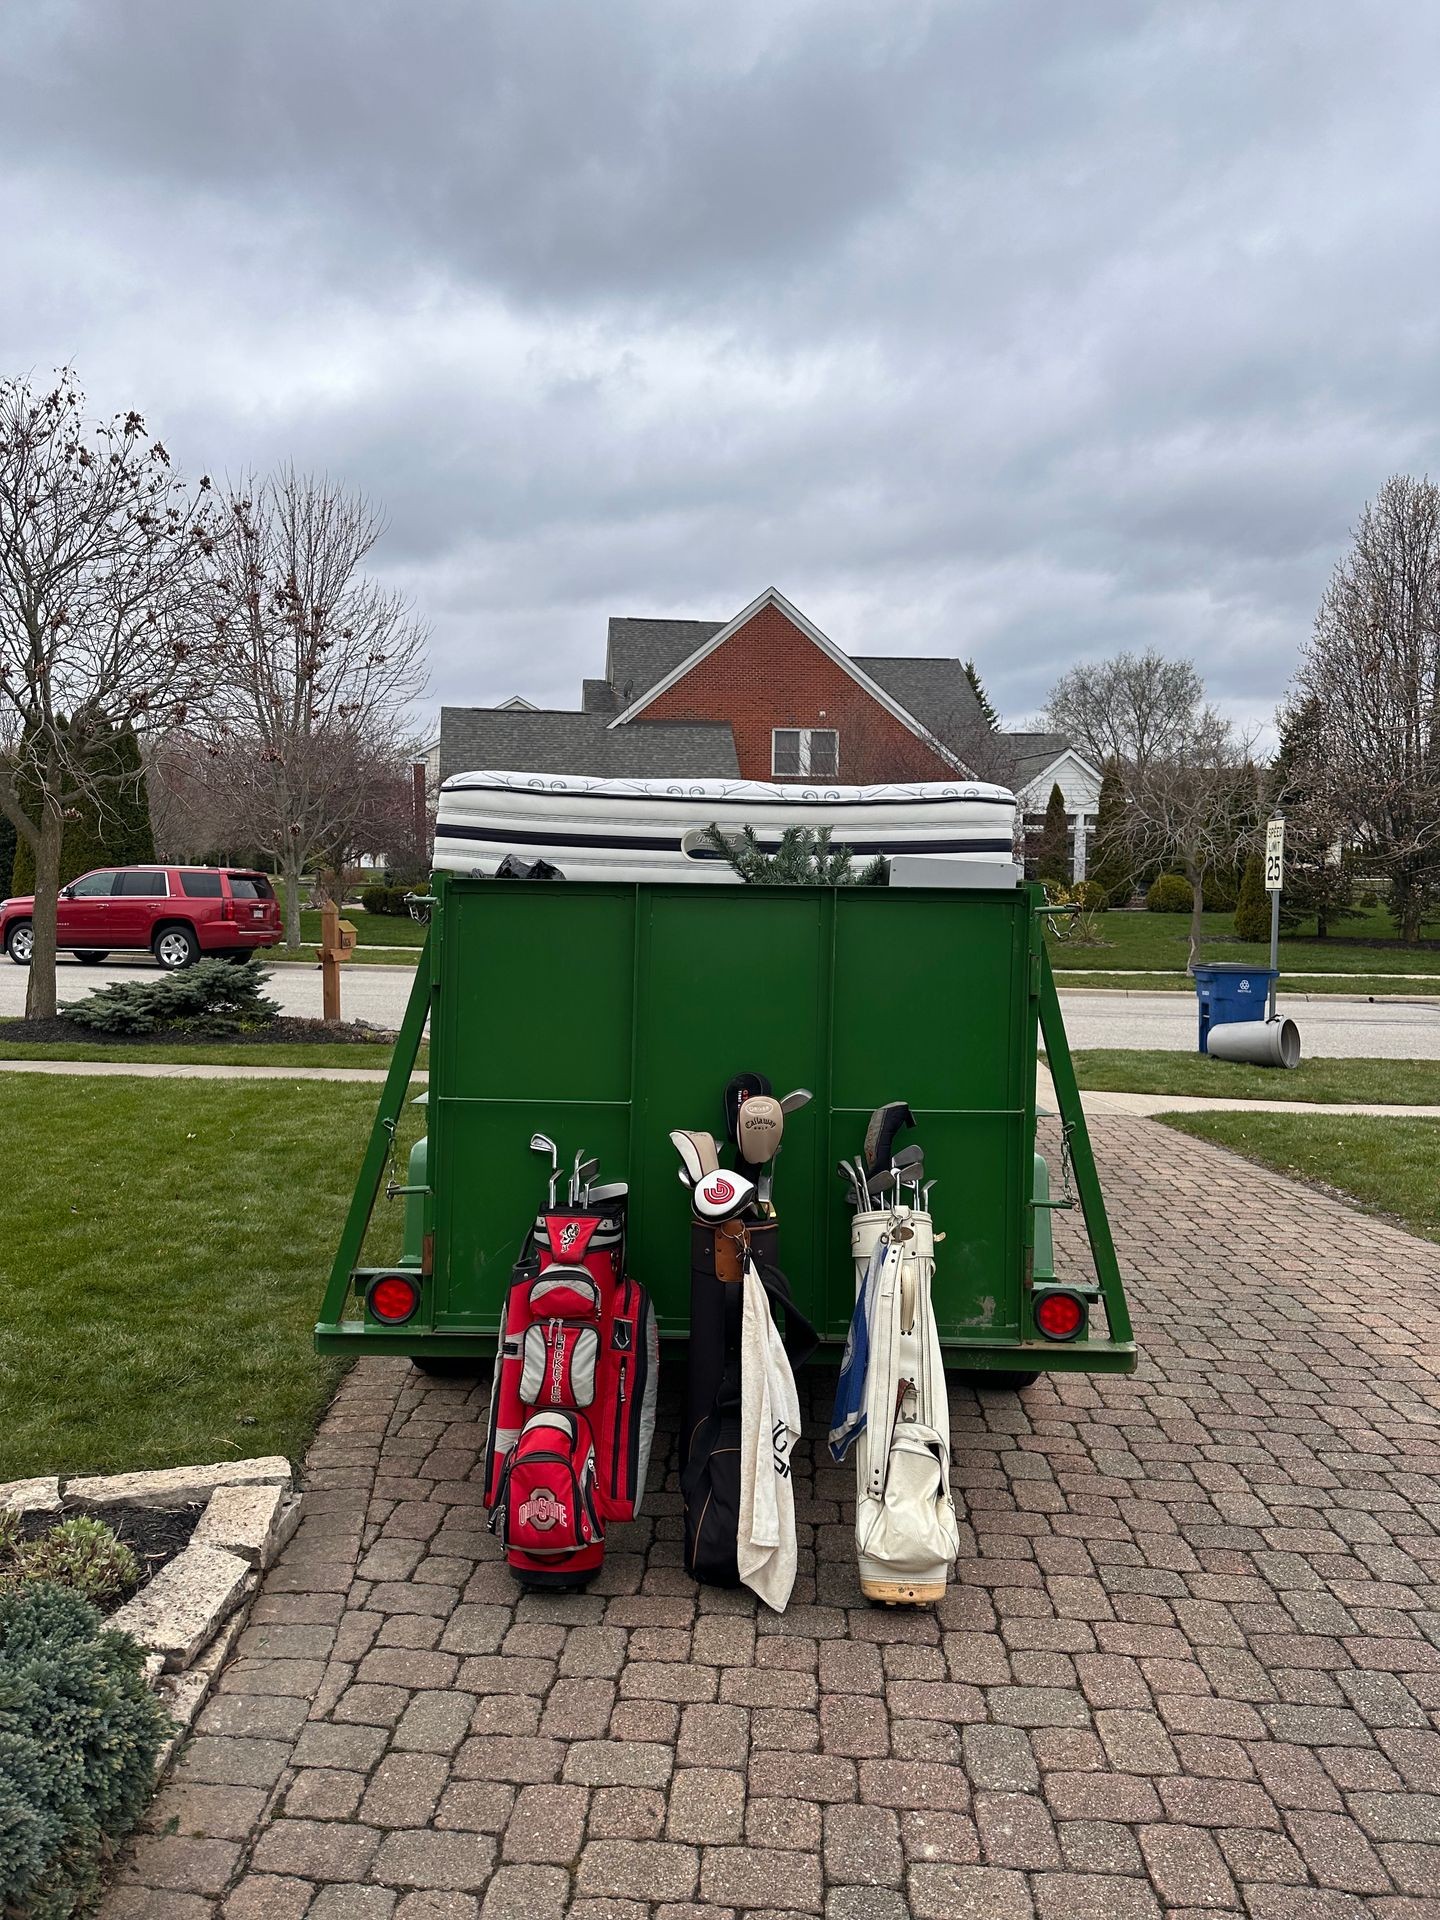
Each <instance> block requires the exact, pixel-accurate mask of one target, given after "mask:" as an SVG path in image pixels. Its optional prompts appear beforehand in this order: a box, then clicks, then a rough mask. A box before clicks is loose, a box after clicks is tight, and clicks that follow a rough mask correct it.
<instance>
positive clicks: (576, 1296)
mask: <svg viewBox="0 0 1440 1920" xmlns="http://www.w3.org/2000/svg"><path fill="white" fill-rule="evenodd" d="M658 1376H659V1335H658V1332H657V1329H656V1325H655V1314H654V1310H653V1308H652V1306H651V1304H650V1297H649V1295H648V1294H647V1293H646V1292H645V1289H644V1288H643V1287H641V1286H639V1285H637V1284H636V1282H635V1281H634V1280H632V1279H630V1278H629V1277H628V1276H627V1275H626V1273H625V1228H624V1216H623V1213H621V1212H620V1211H619V1210H618V1209H616V1208H613V1207H611V1208H607V1209H606V1210H605V1211H604V1212H595V1213H585V1212H570V1213H548V1214H542V1215H541V1216H540V1218H539V1219H538V1220H537V1221H536V1223H535V1229H534V1232H533V1235H532V1236H531V1244H530V1245H529V1246H528V1247H527V1250H526V1255H525V1257H524V1258H523V1259H522V1260H521V1261H520V1263H519V1265H517V1267H516V1268H515V1272H514V1275H513V1277H512V1279H511V1282H510V1286H509V1290H508V1292H507V1294H506V1298H505V1312H504V1319H503V1322H502V1330H501V1339H500V1347H499V1351H498V1353H497V1356H496V1361H495V1383H494V1387H493V1389H492V1392H491V1396H490V1433H489V1442H488V1446H487V1450H486V1460H485V1503H486V1505H487V1506H488V1507H490V1508H491V1509H492V1512H493V1513H496V1514H498V1512H499V1509H500V1508H501V1506H502V1505H503V1506H505V1507H506V1509H507V1517H506V1526H505V1535H504V1537H505V1539H506V1541H507V1557H508V1558H509V1559H510V1564H511V1566H512V1567H513V1568H514V1569H515V1572H516V1573H517V1575H518V1576H519V1577H520V1578H521V1580H522V1581H523V1582H525V1583H526V1584H530V1583H531V1582H530V1579H529V1575H530V1572H531V1571H532V1570H531V1569H530V1568H529V1567H528V1566H527V1564H526V1560H527V1555H526V1554H525V1553H524V1552H523V1550H518V1549H517V1551H518V1552H519V1557H518V1558H517V1551H510V1550H509V1547H508V1543H509V1542H510V1541H511V1540H512V1538H513V1539H518V1538H519V1537H520V1533H521V1531H523V1528H522V1527H521V1525H520V1521H519V1510H518V1509H519V1504H521V1503H522V1496H521V1495H519V1494H518V1493H517V1486H518V1484H519V1483H517V1482H516V1481H515V1479H514V1476H513V1475H511V1477H510V1480H509V1482H508V1485H507V1478H506V1475H507V1462H508V1461H509V1459H510V1457H511V1456H512V1454H518V1453H520V1452H521V1451H522V1447H523V1449H524V1450H525V1452H526V1457H528V1449H529V1447H530V1445H531V1443H530V1442H529V1441H527V1440H526V1438H525V1436H526V1435H527V1434H528V1433H529V1431H530V1428H531V1427H532V1426H534V1424H535V1422H536V1420H537V1419H538V1418H539V1417H540V1415H541V1414H542V1413H547V1412H549V1411H552V1410H554V1411H564V1412H567V1413H572V1414H574V1415H576V1416H578V1418H579V1422H580V1425H581V1427H582V1429H583V1434H582V1438H581V1441H580V1442H578V1443H577V1444H579V1445H580V1446H581V1448H582V1451H583V1450H584V1448H586V1447H588V1449H589V1455H590V1464H589V1469H588V1471H589V1477H590V1483H591V1484H592V1485H593V1507H594V1521H595V1525H596V1526H597V1527H598V1528H599V1536H598V1538H599V1545H598V1547H597V1546H595V1545H594V1543H593V1541H592V1540H587V1541H586V1543H585V1548H584V1552H583V1553H580V1551H579V1548H578V1546H577V1548H576V1552H577V1554H578V1556H579V1557H578V1558H577V1559H576V1560H575V1561H574V1562H573V1563H567V1571H568V1572H569V1573H572V1574H575V1575H577V1576H582V1577H583V1578H588V1577H589V1575H590V1574H591V1573H593V1572H594V1570H595V1568H596V1567H598V1566H599V1564H600V1560H601V1558H602V1557H603V1552H604V1544H603V1543H604V1530H603V1522H604V1521H606V1520H633V1519H634V1517H635V1515H636V1513H637V1512H638V1511H639V1507H640V1501H641V1499H642V1497H643V1495H644V1492H645V1472H646V1468H647V1466H648V1464H649V1459H650V1445H651V1441H652V1439H653V1437H654V1432H655V1395H656V1389H657V1385H658ZM545 1431H546V1432H548V1433H549V1434H550V1438H549V1439H548V1440H547V1441H545V1442H544V1444H543V1447H542V1451H547V1450H549V1451H553V1447H554V1444H555V1442H554V1429H553V1427H549V1426H547V1428H546V1429H545ZM534 1444H536V1445H541V1442H540V1441H539V1440H538V1439H537V1440H536V1441H535V1443H534ZM517 1471H518V1464H517ZM576 1472H577V1477H578V1479H579V1480H580V1482H581V1483H583V1482H584V1479H585V1476H584V1474H583V1473H581V1472H580V1469H579V1467H578V1465H577V1468H576ZM492 1524H494V1522H492ZM546 1557H547V1563H548V1564H549V1565H550V1566H551V1568H552V1570H556V1569H557V1568H558V1562H559V1555H558V1554H557V1553H556V1552H555V1550H554V1549H553V1547H552V1548H551V1549H550V1550H549V1552H548V1554H547V1556H546ZM544 1584H552V1585H553V1584H556V1580H555V1579H554V1578H552V1579H551V1580H549V1581H547V1582H545V1583H544Z"/></svg>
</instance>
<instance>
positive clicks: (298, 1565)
mask: <svg viewBox="0 0 1440 1920" xmlns="http://www.w3.org/2000/svg"><path fill="white" fill-rule="evenodd" d="M1095 1131H1096V1136H1097V1144H1098V1147H1099V1150H1100V1153H1101V1159H1102V1168H1103V1171H1104V1172H1105V1174H1106V1176H1107V1186H1108V1191H1109V1194H1110V1200H1111V1208H1112V1214H1113V1216H1114V1219H1115V1222H1116V1226H1117V1231H1118V1237H1119V1240H1120V1245H1121V1252H1122V1258H1123V1260H1124V1262H1125V1266H1126V1269H1127V1271H1128V1272H1129V1273H1130V1274H1131V1275H1132V1276H1134V1287H1133V1299H1134V1305H1135V1308H1136V1321H1137V1327H1138V1330H1139V1333H1140V1337H1141V1339H1142V1341H1143V1343H1144V1352H1145V1358H1144V1364H1143V1369H1142V1371H1141V1373H1140V1374H1139V1375H1138V1376H1137V1377H1136V1378H1135V1379H1133V1380H1105V1379H1089V1378H1085V1377H1083V1376H1075V1377H1071V1378H1067V1377H1065V1376H1063V1375H1060V1376H1054V1377H1053V1378H1052V1379H1051V1380H1050V1381H1049V1382H1042V1383H1041V1384H1040V1385H1039V1386H1037V1387H1035V1388H1034V1389H1032V1390H1031V1391H1030V1392H1029V1393H1027V1394H1026V1395H1025V1396H1024V1399H1023V1402H1022V1401H1019V1400H1017V1399H1015V1398H1014V1397H1009V1396H1005V1395H1000V1394H986V1395H984V1396H976V1395H974V1394H972V1393H969V1392H967V1391H963V1390H957V1391H956V1392H955V1395H954V1420H955V1431H956V1442H957V1445H956V1455H955V1459H956V1476H957V1480H958V1482H959V1484H960V1486H961V1488H962V1489H963V1492H964V1496H965V1500H966V1503H967V1506H968V1512H969V1528H968V1531H967V1532H966V1534H965V1541H964V1547H963V1550H962V1555H961V1560H960V1564H959V1568H958V1572H957V1577H956V1582H955V1585H954V1587H953V1588H952V1590H951V1593H950V1595H949V1597H948V1598H947V1599H946V1601H945V1602H944V1604H943V1605H942V1606H941V1607H940V1609H939V1610H938V1613H922V1614H916V1615H904V1614H896V1613H887V1612H883V1611H872V1610H871V1609H869V1608H868V1607H866V1606H864V1605H863V1604H861V1603H860V1596H859V1593H858V1589H857V1587H856V1584H855V1574H854V1558H853V1553H852V1550H851V1539H850V1533H849V1528H848V1525H847V1521H846V1499H847V1495H848V1493H849V1490H850V1486H851V1476H850V1474H849V1472H848V1471H846V1472H837V1471H834V1470H832V1469H831V1468H830V1467H829V1465H828V1464H821V1461H820V1460H819V1459H817V1460H816V1461H815V1463H814V1469H813V1476H812V1477H811V1479H810V1480H809V1482H808V1484H805V1485H804V1486H803V1489H802V1498H801V1499H800V1503H799V1516H800V1524H801V1567H802V1571H801V1579H800V1583H799V1586H798V1588H797V1591H796V1596H795V1601H794V1604H793V1605H792V1607H791V1610H790V1611H789V1613H787V1614H786V1615H785V1617H784V1618H783V1619H777V1618H775V1617H774V1616H772V1615H769V1614H765V1613H763V1612H760V1611H758V1610H757V1608H756V1606H755V1604H754V1603H753V1602H752V1601H751V1599H750V1598H749V1596H748V1595H743V1594H728V1593H718V1592H713V1591H708V1590H704V1589H701V1590H698V1591H697V1590H696V1588H695V1587H694V1586H693V1585H692V1584H691V1582H690V1581H689V1580H687V1579H686V1577H685V1576H684V1574H683V1572H682V1571H681V1569H680V1546H679V1536H680V1520H679V1514H678V1503H677V1500H676V1497H675V1496H674V1495H673V1493H672V1494H667V1495H665V1496H662V1497H661V1498H658V1499H656V1500H655V1502H654V1507H653V1512H652V1515H651V1517H650V1519H649V1520H648V1521H647V1522H643V1523H641V1524H638V1525H636V1526H634V1527H631V1528H622V1529H620V1530H619V1531H618V1533H617V1534H616V1535H614V1536H612V1551H611V1553H610V1557H609V1560H608V1562H607V1565H606V1568H605V1572H604V1575H603V1578H602V1579H601V1580H600V1581H599V1582H598V1583H597V1585H596V1587H595V1588H594V1589H593V1590H592V1591H591V1592H590V1593H589V1594H587V1595H585V1596H583V1597H580V1598H572V1599H564V1600H545V1599H527V1600H521V1599H519V1598H517V1595H516V1591H515V1589H514V1587H513V1586H512V1584H511V1582H510V1579H509V1576H508V1575H507V1573H506V1571H505V1568H504V1566H503V1564H501V1563H500V1561H499V1560H498V1558H497V1556H496V1553H495V1551H494V1546H493V1543H492V1542H491V1541H490V1539H489V1537H488V1536H487V1535H486V1534H485V1532H484V1529H483V1514H482V1511H481V1508H480V1505H479V1489H478V1485H477V1483H476V1480H475V1478H474V1471H473V1470H474V1467H475V1462H476V1439H477V1416H478V1408H479V1400H480V1397H481V1396H480V1394H479V1393H478V1392H475V1393H471V1394H469V1395H467V1394H466V1393H465V1392H463V1391H460V1390H457V1389H456V1388H454V1387H448V1386H445V1385H440V1384H436V1383H430V1382H426V1381H424V1380H422V1379H420V1377H419V1376H417V1375H412V1373H411V1372H410V1371H409V1370H408V1369H407V1368H406V1367H404V1366H403V1365H400V1366H396V1365H392V1364H389V1363H383V1362H370V1363H367V1364H366V1365H365V1366H363V1367H362V1368H361V1369H359V1370H358V1371H357V1372H356V1373H355V1374H354V1375H352V1377H351V1379H350V1380H349V1382H348V1383H347V1385H346V1387H345V1390H344V1392H343V1393H342V1395H341V1397H340V1400H339V1401H338V1402H337V1404H336V1407H335V1409H334V1411H333V1413H332V1414H331V1416H330V1418H329V1419H328V1420H327V1422H326V1424H325V1428H324V1430H323V1432H322V1434H321V1436H320V1438H319V1440H318V1442H317V1444H316V1447H315V1451H314V1453H313V1455H312V1458H311V1463H310V1473H309V1483H310V1486H311V1487H312V1489H313V1491H312V1492H311V1493H309V1494H308V1495H307V1501H308V1506H307V1516H308V1517H307V1518H306V1519H305V1521H304V1523H303V1525H302V1526H301V1529H300V1531H299V1533H298V1535H297V1536H296V1538H295V1540H294V1541H293V1543H292V1544H291V1546H290V1547H289V1548H288V1549H287V1550H286V1552H285V1554H284V1556H283V1558H282V1560H281V1561H280V1563H279V1564H278V1566H277V1567H276V1568H275V1569H274V1571H273V1572H272V1573H271V1574H270V1576H269V1578H268V1580H267V1582H266V1586H265V1590H264V1592H263V1594H262V1595H261V1597H260V1599H259V1601H258V1603H257V1606H256V1610H255V1613H254V1616H253V1621H252V1624H251V1625H250V1627H249V1628H248V1630H247V1631H246V1634H245V1636H244V1639H243V1641H242V1643H241V1650H240V1656H239V1657H238V1658H237V1659H236V1660H235V1661H234V1662H233V1664H232V1665H231V1667H230V1668H229V1670H228V1671H227V1672H226V1674H225V1675H224V1676H223V1678H222V1680H221V1683H220V1686H219V1690H218V1693H217V1695H216V1697H215V1698H214V1699H213V1700H212V1702H211V1703H210V1705H209V1706H208V1707H207V1708H206V1710H205V1712H204V1713H203V1715H202V1716H201V1719H200V1723H199V1731H198V1735H197V1737H196V1738H195V1739H194V1740H193V1741H192V1743H191V1745H190V1748H189V1751H188V1753H187V1755H186V1757H185V1759H184V1761H183V1763H182V1764H181V1765H180V1767H179V1768H178V1769H177V1771H176V1773H175V1774H174V1776H173V1778H172V1780H171V1782H170V1784H169V1785H168V1786H167V1787H166V1788H165V1790H164V1792H163V1793H162V1795H161V1796H160V1798H159V1800H158V1801H157V1803H156V1806H155V1809H154V1813H153V1819H152V1823H151V1824H152V1829H153V1831H152V1832H151V1833H149V1834H148V1835H147V1836H145V1837H144V1838H143V1839H142V1840H141V1842H140V1844H139V1846H138V1848H137V1849H136V1852H135V1855H134V1859H133V1861H132V1862H131V1863H130V1864H129V1865H128V1866H127V1867H126V1868H125V1869H124V1871H123V1873H122V1876H121V1880H120V1882H119V1884H118V1885H117V1888H116V1890H115V1891H114V1892H113V1893H112V1895H111V1897H110V1900H109V1902H108V1905H107V1908H106V1913H107V1916H108V1917H109V1920H128V1917H132V1916H135V1917H138V1916H144V1917H145V1920H175V1917H177V1916H184V1917H186V1920H188V1917H189V1916H192V1915H193V1916H200V1915H207V1914H216V1913H223V1914H224V1915H225V1916H227V1917H228V1920H252V1917H254V1916H260V1915H265V1916H287V1917H288V1916H296V1920H298V1916H300V1915H302V1914H303V1915H308V1916H310V1920H382V1917H385V1916H390V1915H395V1916H396V1917H397V1920H462V1916H463V1917H465V1920H469V1917H470V1916H474V1915H476V1914H477V1913H479V1912H481V1911H482V1910H483V1915H484V1917H485V1920H501V1917H502V1916H506V1917H508V1916H514V1920H546V1916H552V1915H560V1914H564V1913H569V1914H570V1915H573V1916H576V1917H577V1920H580V1917H581V1916H584V1917H585V1920H642V1916H650V1915H657V1916H659V1915H663V1916H665V1917H666V1920H690V1917H691V1916H700V1915H710V1916H716V1915H719V1914H721V1913H723V1912H734V1911H740V1910H743V1911H744V1912H746V1913H747V1914H753V1913H755V1912H757V1911H758V1912H761V1913H807V1914H819V1913H824V1914H826V1915H832V1916H837V1920H838V1917H839V1916H844V1917H845V1920H870V1917H872V1916H873V1917H874V1920H892V1917H894V1920H899V1916H902V1915H905V1914H913V1915H915V1916H918V1917H919V1920H961V1916H974V1917H975V1920H1022V1917H1024V1916H1029V1915H1031V1914H1032V1913H1033V1914H1038V1915H1040V1916H1041V1917H1042V1920H1112V1917H1113V1920H1130V1917H1131V1916H1136V1917H1137V1920H1138V1917H1139V1916H1144V1915H1154V1914H1156V1913H1168V1914H1179V1913H1184V1912H1188V1911H1190V1910H1192V1909H1193V1910H1195V1911H1196V1912H1197V1913H1202V1912H1203V1913H1206V1914H1210V1915H1214V1914H1217V1913H1223V1912H1237V1913H1244V1914H1247V1915H1249V1916H1252V1920H1289V1917H1290V1916H1295V1917H1296V1920H1299V1917H1300V1916H1307V1917H1308V1916H1316V1917H1317V1920H1329V1917H1330V1916H1343V1915H1349V1914H1360V1913H1367V1914H1375V1915H1381V1916H1385V1920H1421V1916H1436V1915H1440V1731H1437V1728H1440V1612H1437V1606H1436V1602H1437V1591H1440V1589H1437V1584H1436V1583H1437V1558H1440V1545H1437V1534H1440V1481H1437V1459H1440V1425H1437V1412H1436V1394H1435V1386H1436V1368H1437V1359H1436V1346H1435V1342H1434V1339H1433V1335H1432V1327H1433V1323H1434V1317H1435V1312H1436V1301H1437V1292H1436V1289H1437V1282H1440V1248H1436V1247H1434V1246H1430V1245H1427V1244H1425V1243H1423V1242H1420V1241H1417V1240H1414V1239H1412V1238H1410V1237H1409V1236H1408V1235H1406V1234H1404V1233H1402V1232H1400V1231H1398V1230H1396V1229H1392V1228H1390V1227H1387V1226H1384V1225H1381V1224H1377V1223H1376V1222H1374V1221H1370V1220H1366V1219H1364V1218H1363V1217H1361V1216H1360V1215H1358V1214H1355V1213H1352V1212H1350V1211H1348V1210H1347V1209H1346V1208H1344V1207H1342V1206H1340V1205H1338V1204H1335V1203H1332V1202H1330V1201H1327V1200H1325V1199H1322V1198H1319V1197H1316V1196H1314V1195H1312V1194H1310V1193H1309V1192H1307V1191H1305V1190H1303V1189H1301V1188H1299V1187H1296V1186H1293V1185H1290V1184H1289V1183H1287V1182H1286V1181H1284V1180H1281V1179H1278V1178H1275V1177H1271V1176H1267V1175H1264V1174H1260V1173H1257V1172H1255V1171H1254V1170H1253V1169H1250V1168H1248V1167H1245V1166H1243V1165H1242V1164H1241V1163H1240V1162H1239V1161H1237V1160H1234V1159H1232V1158H1230V1157H1228V1156H1227V1155H1225V1154H1223V1153H1221V1152H1220V1151H1218V1150H1217V1149H1214V1148H1211V1147H1207V1146H1204V1145H1200V1144H1198V1143H1194V1142H1189V1141H1185V1140H1183V1139H1181V1138H1180V1137H1179V1136H1177V1135H1174V1134H1171V1133H1167V1132H1166V1131H1165V1130H1164V1129H1162V1128H1159V1127H1157V1126H1155V1125H1154V1124H1153V1123H1151V1122H1147V1121H1143V1120H1134V1121H1131V1120H1126V1121H1108V1122H1102V1123H1099V1124H1098V1125H1097V1127H1096V1129H1095ZM827 1384H828V1382H827V1381H824V1380H822V1381H817V1383H816V1386H815V1389H814V1393H813V1404H812V1414H813V1415H814V1416H816V1417H815V1418H813V1420H812V1423H811V1427H810V1428H809V1429H808V1430H809V1431H815V1432H819V1431H820V1430H821V1429H822V1428H823V1426H824V1420H823V1417H820V1416H822V1415H823V1412H824V1411H825V1387H826V1385H827ZM803 1471H804V1468H803V1465H802V1473H803ZM357 1553H358V1555H359V1564H358V1567H357V1565H356V1556H357Z"/></svg>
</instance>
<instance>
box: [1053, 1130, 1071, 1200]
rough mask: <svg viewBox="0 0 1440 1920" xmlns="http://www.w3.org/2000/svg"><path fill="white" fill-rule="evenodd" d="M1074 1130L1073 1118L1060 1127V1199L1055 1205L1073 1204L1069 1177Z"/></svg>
mask: <svg viewBox="0 0 1440 1920" xmlns="http://www.w3.org/2000/svg"><path fill="white" fill-rule="evenodd" d="M1074 1131H1075V1122H1074V1121H1073V1120H1066V1121H1065V1122H1064V1123H1063V1125H1062V1126H1061V1128H1060V1199H1059V1201H1058V1202H1057V1205H1059V1206H1061V1207H1073V1206H1074V1205H1075V1182H1074V1180H1073V1179H1072V1178H1071V1175H1072V1173H1073V1172H1074V1162H1073V1160H1072V1159H1071V1157H1070V1136H1071V1134H1072V1133H1074Z"/></svg>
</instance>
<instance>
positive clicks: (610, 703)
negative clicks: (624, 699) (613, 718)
mask: <svg viewBox="0 0 1440 1920" xmlns="http://www.w3.org/2000/svg"><path fill="white" fill-rule="evenodd" d="M580 705H581V707H582V709H583V710H584V711H585V712H586V713H618V712H619V711H620V703H619V701H618V700H617V699H616V698H615V689H614V687H612V686H611V684H610V682H609V681H608V680H582V681H581V682H580Z"/></svg>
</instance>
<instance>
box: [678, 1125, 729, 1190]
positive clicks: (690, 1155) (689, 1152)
mask: <svg viewBox="0 0 1440 1920" xmlns="http://www.w3.org/2000/svg"><path fill="white" fill-rule="evenodd" d="M670 1144H671V1146H673V1147H674V1149H675V1151H676V1152H677V1153H678V1154H679V1156H680V1158H681V1160H682V1162H683V1163H684V1167H685V1171H686V1173H688V1174H689V1176H690V1184H691V1186H694V1184H695V1182H696V1181H697V1180H703V1179H704V1178H705V1176H706V1174H707V1173H714V1171H715V1169H716V1168H717V1167H718V1166H719V1164H720V1150H719V1148H718V1147H717V1146H716V1145H715V1136H714V1134H713V1133H691V1132H689V1131H688V1130H687V1129H685V1128H683V1127H676V1128H675V1129H674V1130H673V1131H672V1133H671V1135H670Z"/></svg>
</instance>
